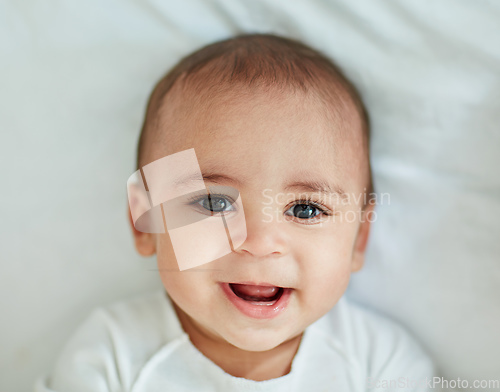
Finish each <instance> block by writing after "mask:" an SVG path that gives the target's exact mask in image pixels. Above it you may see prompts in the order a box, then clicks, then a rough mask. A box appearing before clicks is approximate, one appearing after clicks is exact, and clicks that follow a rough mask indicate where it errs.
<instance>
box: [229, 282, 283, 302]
mask: <svg viewBox="0 0 500 392" xmlns="http://www.w3.org/2000/svg"><path fill="white" fill-rule="evenodd" d="M231 287H232V289H233V291H234V292H235V294H236V295H237V296H238V297H241V298H243V299H255V300H266V299H268V298H272V297H274V296H275V295H276V294H277V293H278V291H279V289H280V288H279V287H272V286H254V285H248V284H237V283H231Z"/></svg>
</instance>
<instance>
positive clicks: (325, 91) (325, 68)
mask: <svg viewBox="0 0 500 392" xmlns="http://www.w3.org/2000/svg"><path fill="white" fill-rule="evenodd" d="M176 82H177V83H181V84H182V86H183V87H185V86H188V87H189V89H191V91H194V92H195V93H198V94H199V93H202V92H203V91H207V90H208V91H210V93H211V94H212V96H213V94H217V93H220V92H227V91H230V90H231V89H235V88H236V87H237V86H246V87H251V86H260V87H265V88H268V90H273V89H274V90H276V89H278V90H285V89H287V88H288V89H290V88H291V89H293V90H298V91H303V92H304V93H306V92H309V93H313V94H316V95H317V96H319V97H320V98H321V99H322V100H323V101H325V102H328V103H331V104H332V105H331V106H333V107H334V109H335V111H336V117H337V118H338V119H339V120H340V121H342V120H343V117H342V116H344V112H347V110H348V108H349V107H352V106H354V107H355V109H356V112H357V113H358V114H359V117H360V120H361V127H362V130H361V131H362V140H363V142H362V150H363V151H360V154H365V156H366V159H367V162H368V163H367V164H368V184H367V187H366V194H367V196H368V197H367V198H365V200H369V199H371V195H372V194H373V182H372V174H371V167H370V160H369V139H370V125H369V118H368V114H367V111H366V109H365V106H364V105H363V102H362V100H361V97H360V94H359V93H358V91H357V89H356V88H355V87H354V85H353V84H352V83H351V82H350V81H349V80H348V79H347V78H346V77H345V76H344V75H343V73H342V71H341V70H340V68H339V67H338V66H337V65H335V63H334V62H333V61H332V60H331V59H329V58H328V57H326V56H325V55H323V54H322V53H321V52H319V51H317V50H314V49H312V48H310V47H308V46H306V45H305V44H303V43H301V42H299V41H297V40H294V39H290V38H284V37H280V36H277V35H273V34H243V35H238V36H236V37H233V38H229V39H226V40H224V41H219V42H216V43H213V44H210V45H207V46H205V47H203V48H201V49H199V50H197V51H196V52H194V53H192V54H190V55H188V56H187V57H184V58H183V59H182V60H181V61H180V62H178V63H177V65H176V66H175V67H174V68H172V69H171V70H170V72H168V73H167V74H166V75H165V76H164V77H163V78H162V79H161V80H160V81H159V82H158V83H157V85H156V86H155V88H154V90H153V92H152V94H151V96H150V98H149V102H148V106H147V109H146V116H145V118H144V123H143V125H142V130H141V135H140V137H139V143H138V146H137V162H136V164H137V169H139V168H141V167H142V166H143V165H144V164H146V163H147V162H145V161H146V159H145V156H146V154H147V149H148V146H149V145H150V144H151V143H152V141H153V140H154V133H156V132H158V131H159V130H158V129H157V128H158V126H157V118H158V116H159V111H160V108H161V107H162V105H163V103H164V100H165V97H166V95H167V93H168V92H169V91H170V90H171V89H172V87H173V85H174V84H175V83H176ZM342 109H343V110H342Z"/></svg>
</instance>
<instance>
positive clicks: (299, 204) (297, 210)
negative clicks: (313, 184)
mask: <svg viewBox="0 0 500 392" xmlns="http://www.w3.org/2000/svg"><path fill="white" fill-rule="evenodd" d="M285 215H288V216H293V217H295V218H297V219H300V220H302V221H307V220H311V221H313V218H316V217H318V216H319V215H331V213H330V212H329V211H328V210H327V209H326V208H323V207H322V206H321V205H320V204H318V203H316V202H314V201H312V200H307V199H306V200H297V201H296V204H294V205H293V206H292V207H290V208H289V209H288V210H287V211H286V212H285Z"/></svg>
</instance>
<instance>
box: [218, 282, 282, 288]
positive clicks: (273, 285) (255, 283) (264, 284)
mask: <svg viewBox="0 0 500 392" xmlns="http://www.w3.org/2000/svg"><path fill="white" fill-rule="evenodd" d="M227 283H228V284H245V285H249V286H266V287H281V288H284V289H285V288H287V287H286V286H280V285H276V284H273V283H267V282H227Z"/></svg>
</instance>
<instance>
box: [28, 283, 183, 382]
mask: <svg viewBox="0 0 500 392" xmlns="http://www.w3.org/2000/svg"><path fill="white" fill-rule="evenodd" d="M168 301H169V300H168V298H167V297H166V294H165V292H164V290H161V291H160V290H158V291H151V292H148V293H143V294H140V295H136V296H133V297H129V298H126V299H122V300H118V301H114V302H112V303H109V304H107V305H102V306H99V307H97V308H94V309H93V310H92V311H91V312H90V313H89V314H88V315H87V316H86V317H85V319H84V320H83V322H82V323H81V324H80V325H79V326H78V328H77V329H76V330H75V331H74V332H73V334H72V335H71V337H70V338H69V339H68V341H67V342H66V344H65V345H64V347H63V349H62V350H61V352H60V353H59V356H58V358H57V360H56V362H55V365H54V368H53V370H52V372H51V374H50V375H49V377H42V378H40V379H39V380H37V389H36V390H37V391H44V392H45V391H52V390H55V391H63V390H75V391H80V390H82V391H83V390H87V391H88V390H90V389H88V388H96V386H97V385H100V384H101V383H102V382H103V380H106V383H107V387H108V388H109V390H112V391H114V390H122V388H126V387H129V386H130V385H131V383H132V382H133V380H134V379H135V378H136V377H137V374H138V372H139V371H140V369H141V368H142V366H143V365H144V363H146V362H147V361H148V360H149V359H150V358H151V357H152V356H153V355H154V354H155V353H156V352H157V351H158V350H159V349H160V348H161V347H162V346H163V345H165V344H166V343H167V342H168V341H169V339H173V338H175V336H176V334H177V330H176V328H177V327H176V325H177V324H175V323H176V322H177V321H176V320H173V322H172V320H170V319H171V318H172V313H173V312H169V308H168V306H169V302H168ZM172 325H173V326H174V327H173V329H172V328H169V327H171V326H172ZM86 388H87V389H86ZM95 390H100V389H98V388H97V389H95ZM106 390H108V389H106Z"/></svg>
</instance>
